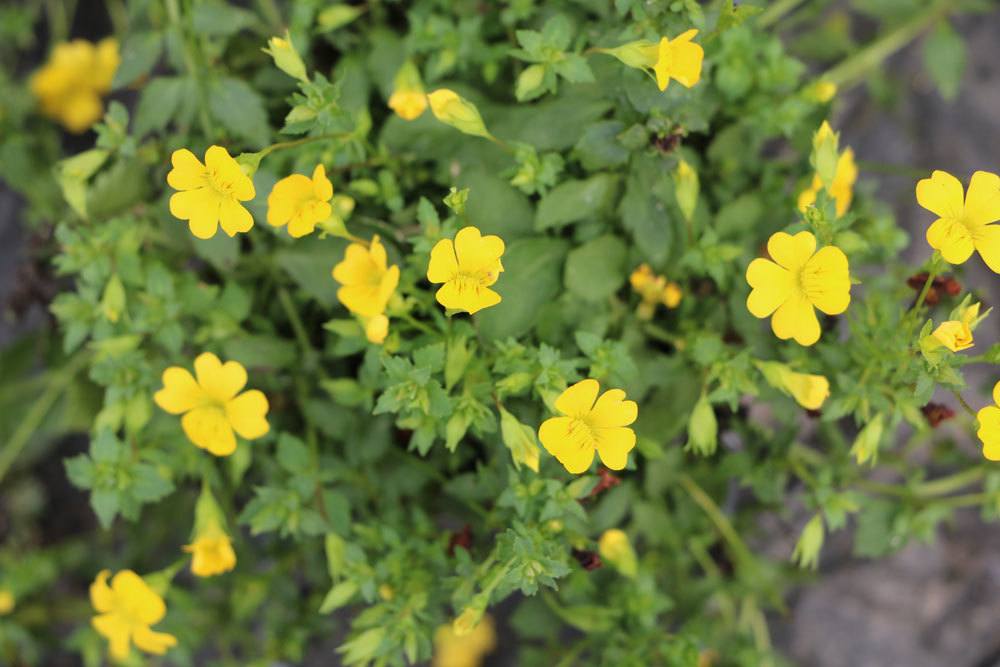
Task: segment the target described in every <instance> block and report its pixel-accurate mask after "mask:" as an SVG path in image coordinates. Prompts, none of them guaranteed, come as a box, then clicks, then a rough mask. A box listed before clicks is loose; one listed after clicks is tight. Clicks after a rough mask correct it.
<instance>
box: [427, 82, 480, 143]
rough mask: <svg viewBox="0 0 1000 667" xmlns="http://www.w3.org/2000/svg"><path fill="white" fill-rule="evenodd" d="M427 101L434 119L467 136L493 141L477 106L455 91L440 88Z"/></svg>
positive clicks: (430, 94)
mask: <svg viewBox="0 0 1000 667" xmlns="http://www.w3.org/2000/svg"><path fill="white" fill-rule="evenodd" d="M427 101H428V102H429V103H430V105H431V112H432V113H433V114H434V117H435V118H437V119H438V120H439V121H441V122H442V123H444V124H445V125H451V126H452V127H453V128H455V129H456V130H458V131H459V132H464V133H465V134H472V135H475V136H478V137H485V138H487V139H493V135H492V134H490V133H489V130H487V129H486V125H485V124H484V123H483V117H482V116H481V115H479V109H477V108H476V105H475V104H473V103H472V102H470V101H469V100H467V99H465V98H464V97H462V96H461V95H459V94H458V93H456V92H455V91H454V90H449V89H448V88H439V89H437V90H435V91H434V92H432V93H429V94H428V95H427Z"/></svg>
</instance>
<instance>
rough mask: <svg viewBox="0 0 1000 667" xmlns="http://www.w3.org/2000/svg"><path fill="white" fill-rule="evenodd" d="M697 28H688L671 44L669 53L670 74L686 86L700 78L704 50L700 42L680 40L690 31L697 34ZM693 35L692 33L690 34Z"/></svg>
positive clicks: (692, 84)
mask: <svg viewBox="0 0 1000 667" xmlns="http://www.w3.org/2000/svg"><path fill="white" fill-rule="evenodd" d="M697 32H698V31H697V30H688V31H687V32H686V33H684V35H681V36H680V37H678V38H677V39H675V40H674V41H673V43H672V44H671V48H670V51H671V55H672V57H673V68H672V69H673V71H672V76H673V77H674V78H675V79H677V83H679V84H681V85H682V86H684V87H686V88H691V87H692V86H694V85H695V84H696V83H698V81H699V80H700V79H701V64H702V61H703V60H704V58H705V50H704V49H703V48H701V45H700V44H695V43H693V42H689V41H682V42H680V43H679V44H678V41H680V40H681V39H682V38H683V37H685V36H686V35H689V34H691V33H695V34H697ZM692 36H693V35H692Z"/></svg>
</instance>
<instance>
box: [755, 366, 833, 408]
mask: <svg viewBox="0 0 1000 667" xmlns="http://www.w3.org/2000/svg"><path fill="white" fill-rule="evenodd" d="M756 366H757V368H758V369H759V370H760V372H761V373H762V374H763V375H764V379H765V380H767V383H768V384H769V385H771V386H772V387H774V388H775V389H778V390H779V391H783V392H784V393H786V394H788V395H790V396H791V397H792V398H794V399H795V402H796V403H798V404H799V405H801V406H802V407H803V408H805V409H806V410H819V409H820V408H821V407H822V406H823V403H824V402H825V401H826V399H827V398H828V397H829V396H830V382H829V380H827V379H826V378H825V377H824V376H822V375H812V374H809V373H796V372H795V371H793V370H792V369H791V368H789V367H788V366H786V365H785V364H782V363H780V362H777V361H758V362H756Z"/></svg>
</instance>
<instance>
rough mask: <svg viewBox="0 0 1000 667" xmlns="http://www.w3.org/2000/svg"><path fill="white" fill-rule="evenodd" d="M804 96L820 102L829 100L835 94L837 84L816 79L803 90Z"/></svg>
mask: <svg viewBox="0 0 1000 667" xmlns="http://www.w3.org/2000/svg"><path fill="white" fill-rule="evenodd" d="M805 94H806V97H808V98H809V99H811V100H814V101H816V102H819V103H820V104H823V103H825V102H829V101H830V100H832V99H833V97H834V95H836V94H837V84H835V83H833V82H832V81H817V82H816V83H814V84H812V85H811V86H809V87H808V88H806V90H805Z"/></svg>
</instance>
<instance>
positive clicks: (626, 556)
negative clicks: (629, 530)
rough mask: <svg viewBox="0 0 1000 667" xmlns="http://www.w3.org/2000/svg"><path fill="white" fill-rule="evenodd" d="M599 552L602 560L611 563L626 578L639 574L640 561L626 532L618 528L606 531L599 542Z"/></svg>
mask: <svg viewBox="0 0 1000 667" xmlns="http://www.w3.org/2000/svg"><path fill="white" fill-rule="evenodd" d="M597 550H598V552H599V553H600V554H601V558H602V559H604V560H606V561H607V562H609V563H611V564H612V565H613V566H614V567H615V569H616V570H618V571H619V572H621V573H622V574H624V575H625V576H626V577H629V578H634V577H635V575H636V574H638V572H639V561H638V559H637V558H636V556H635V551H634V550H633V549H632V543H631V542H629V539H628V535H626V534H625V531H623V530H618V529H617V528H612V529H610V530H606V531H604V534H603V535H601V539H600V540H598V543H597Z"/></svg>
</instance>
